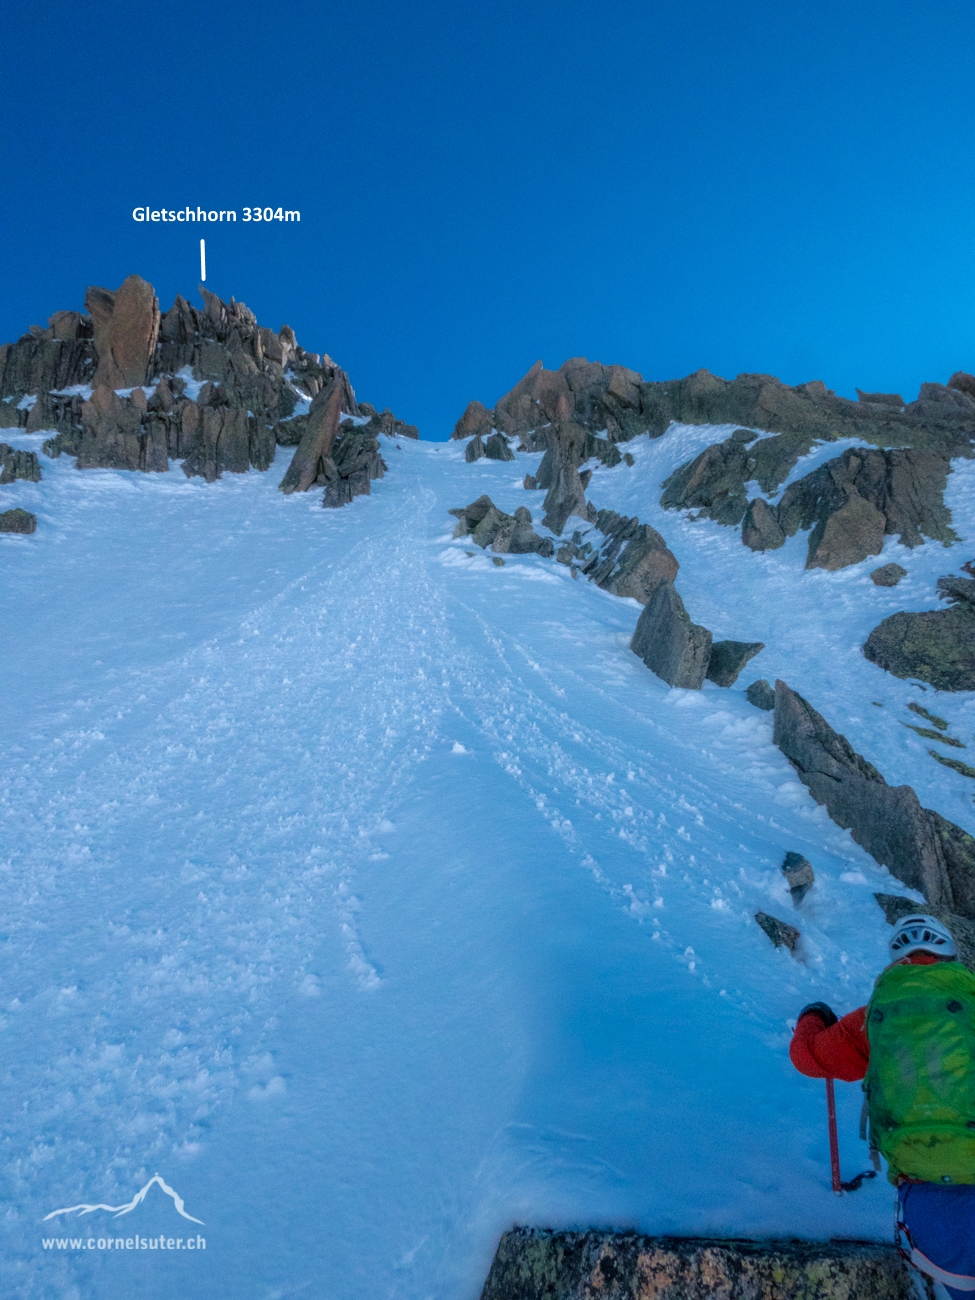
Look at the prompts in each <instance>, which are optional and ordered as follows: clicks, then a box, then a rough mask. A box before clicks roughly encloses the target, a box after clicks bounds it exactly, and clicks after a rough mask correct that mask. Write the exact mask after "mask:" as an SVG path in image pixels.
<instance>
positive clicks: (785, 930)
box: [755, 912, 802, 956]
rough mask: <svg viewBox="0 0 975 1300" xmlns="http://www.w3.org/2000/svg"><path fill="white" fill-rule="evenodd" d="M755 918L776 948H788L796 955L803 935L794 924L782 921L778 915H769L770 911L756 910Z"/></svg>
mask: <svg viewBox="0 0 975 1300" xmlns="http://www.w3.org/2000/svg"><path fill="white" fill-rule="evenodd" d="M755 920H756V921H757V922H758V924H759V926H760V927H761V928H762V929H763V930H764V931H765V933H766V934H767V935H768V937H769V938H770V939H771V940H772V943H773V945H774V946H775V947H776V948H788V949H789V951H790V952H791V953H792V954H793V956H794V955H795V951H796V948H797V947H798V944H799V940H800V939H801V938H802V935H801V934H800V932H799V931H798V930H797V929H796V927H795V926H794V925H789V923H788V922H787V921H780V920H779V919H778V917H775V916H769V914H768V912H756V913H755Z"/></svg>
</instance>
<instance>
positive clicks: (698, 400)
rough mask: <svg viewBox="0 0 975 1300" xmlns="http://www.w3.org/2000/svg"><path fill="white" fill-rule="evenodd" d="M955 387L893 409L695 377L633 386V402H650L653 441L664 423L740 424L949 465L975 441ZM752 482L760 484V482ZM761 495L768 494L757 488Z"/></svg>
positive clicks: (774, 384) (806, 388) (752, 382)
mask: <svg viewBox="0 0 975 1300" xmlns="http://www.w3.org/2000/svg"><path fill="white" fill-rule="evenodd" d="M969 378H970V377H969ZM963 383H965V377H963V376H959V375H952V377H951V379H950V380H949V386H948V387H944V386H943V385H941V384H923V385H922V386H921V392H920V395H919V397H918V400H917V401H916V402H911V403H908V404H907V405H906V406H903V407H899V406H897V405H892V404H891V403H890V402H889V401H887V400H883V401H868V400H865V399H866V398H867V397H868V396H869V395H868V394H864V397H863V399H861V400H860V401H858V402H853V401H850V400H848V399H847V398H845V397H837V396H836V394H835V393H834V392H833V391H832V390H831V389H828V388H827V387H826V385H825V384H823V383H821V382H820V381H819V380H814V381H812V382H810V383H806V384H798V385H797V386H796V387H795V388H790V387H789V386H788V385H786V384H783V383H781V382H780V381H779V380H778V379H776V378H775V377H774V376H773V375H739V376H738V378H737V379H733V380H726V379H721V378H719V377H718V376H717V375H712V374H710V373H709V372H708V371H707V370H698V371H697V372H696V373H695V374H693V375H688V377H687V378H686V379H680V380H676V381H671V382H668V383H662V384H644V385H641V394H640V395H641V404H642V403H645V402H650V401H652V400H655V402H656V411H657V418H658V421H663V427H659V424H658V426H657V431H659V432H660V433H663V431H664V429H666V427H667V424H668V423H669V422H670V420H677V421H678V422H680V423H682V424H742V425H749V426H750V427H751V428H752V429H763V430H765V429H767V430H769V431H772V430H775V431H776V432H777V433H782V434H796V435H800V436H801V437H802V438H804V439H816V440H818V441H823V442H828V441H833V440H834V439H836V438H861V439H862V440H863V441H864V442H869V443H872V444H873V445H874V446H879V447H885V446H891V445H898V446H913V447H924V448H927V449H929V450H931V451H936V452H938V453H939V454H941V455H944V456H949V457H950V456H970V455H971V439H972V435H973V433H975V396H973V395H972V392H970V391H969V389H968V388H963V387H962V384H963ZM873 396H875V397H876V396H878V395H877V394H874V395H873ZM879 396H881V397H886V396H887V395H886V394H881V395H879ZM802 454H805V453H802ZM755 477H756V478H758V479H759V482H760V483H761V475H758V474H756V475H755ZM783 477H784V476H783ZM762 490H763V491H765V492H768V491H771V489H770V488H768V487H766V486H765V484H764V483H762Z"/></svg>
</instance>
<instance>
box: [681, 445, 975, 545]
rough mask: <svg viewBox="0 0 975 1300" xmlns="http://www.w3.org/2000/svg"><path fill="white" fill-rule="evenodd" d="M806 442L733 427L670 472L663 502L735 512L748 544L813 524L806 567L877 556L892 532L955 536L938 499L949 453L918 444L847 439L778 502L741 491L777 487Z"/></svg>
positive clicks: (718, 516)
mask: <svg viewBox="0 0 975 1300" xmlns="http://www.w3.org/2000/svg"><path fill="white" fill-rule="evenodd" d="M811 445H812V444H811V442H810V441H809V440H807V439H801V438H797V437H796V436H794V435H793V436H789V435H782V436H780V437H777V438H766V439H763V440H762V441H761V442H759V443H757V444H756V445H755V446H754V447H752V448H746V447H745V446H744V445H743V444H742V443H741V442H739V441H736V439H735V437H734V436H733V437H731V438H728V439H726V440H725V441H724V442H721V443H714V444H713V445H712V446H710V447H707V448H706V449H705V450H704V451H703V452H701V453H700V455H699V456H696V457H695V458H694V459H693V460H692V461H689V462H688V463H687V464H686V465H683V466H681V467H680V469H678V470H676V471H675V472H674V473H673V474H672V475H671V476H670V478H669V479H667V481H666V483H665V484H664V492H663V495H662V496H661V498H660V504H661V505H662V506H664V507H665V508H666V509H670V510H677V509H690V510H694V509H696V510H698V511H699V512H700V515H706V516H708V517H709V518H711V519H714V520H715V521H716V522H717V523H720V524H737V523H738V522H739V521H741V522H742V541H743V542H744V543H745V545H746V546H749V547H751V549H752V550H755V551H763V550H771V549H774V548H775V547H778V546H781V545H782V543H783V541H784V540H785V538H786V537H792V536H793V535H794V534H795V533H796V532H797V531H798V530H799V529H811V530H812V531H811V534H810V537H809V554H808V558H807V561H806V568H807V569H816V568H821V569H829V570H835V569H841V568H845V567H846V566H847V565H850V564H857V563H858V562H859V561H860V560H863V559H866V557H867V556H868V555H878V554H879V553H880V551H881V550H882V549H883V539H884V537H885V536H888V535H893V534H896V535H898V536H899V538H900V541H901V543H902V544H903V545H904V546H920V545H921V543H922V542H923V540H924V536H927V537H930V538H933V539H935V540H937V541H941V542H944V543H946V544H948V543H951V542H953V541H957V540H958V539H957V536H956V534H955V532H954V531H953V529H952V527H951V513H950V511H949V510H948V509H947V507H946V506H945V504H944V499H943V497H944V489H945V486H946V484H947V479H948V474H949V473H950V471H951V464H950V460H949V459H948V457H947V456H945V455H942V454H940V453H937V452H933V451H928V450H923V449H921V450H917V449H912V448H894V449H888V450H884V451H879V450H873V449H871V448H865V449H864V448H852V449H850V450H847V451H845V452H843V454H842V455H841V456H838V457H836V458H835V459H834V460H830V461H827V463H826V464H825V465H821V466H820V467H819V468H818V469H815V470H813V471H811V472H810V473H809V474H806V475H805V476H804V477H803V478H801V479H799V480H797V482H795V483H792V484H790V485H789V487H787V488H786V490H785V492H784V493H783V496H782V500H781V501H780V502H779V504H778V505H777V506H772V505H770V504H769V503H768V502H767V501H765V500H764V499H763V498H761V497H757V498H755V499H753V500H752V501H751V502H749V501H748V500H747V496H746V491H745V485H746V483H747V482H748V481H749V480H751V479H758V480H759V483H760V486H761V487H762V489H763V490H764V491H766V492H774V491H775V490H776V489H777V488H778V486H779V485H780V483H781V482H782V481H783V480H784V479H785V478H786V476H787V475H788V474H789V472H790V471H791V469H792V466H793V465H794V464H795V463H796V460H797V459H798V456H799V455H800V454H805V453H806V452H808V451H809V450H810V447H811ZM700 515H699V517H700ZM922 534H923V535H922Z"/></svg>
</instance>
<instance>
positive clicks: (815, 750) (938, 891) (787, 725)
mask: <svg viewBox="0 0 975 1300" xmlns="http://www.w3.org/2000/svg"><path fill="white" fill-rule="evenodd" d="M773 738H774V740H775V743H776V744H777V745H778V746H779V748H780V749H781V750H782V752H783V754H785V756H786V758H788V759H789V761H790V762H791V763H792V765H793V766H794V767H795V769H796V771H797V773H798V775H799V780H800V781H802V783H803V785H805V786H807V787H808V789H809V793H810V794H811V795H812V797H813V798H814V799H815V800H816V802H817V803H819V804H824V805H825V806H826V811H827V812H828V813H829V815H830V817H832V819H833V821H834V822H836V823H837V825H839V826H842V827H843V829H844V830H848V831H849V832H850V833H851V835H852V836H853V838H854V840H856V842H857V844H859V845H861V847H862V848H864V849H866V851H867V852H868V853H869V854H870V855H871V857H873V858H875V859H876V861H877V862H879V863H880V864H881V866H885V867H887V869H888V870H889V871H890V872H891V874H892V875H894V876H896V877H897V879H898V880H902V881H903V882H904V884H905V885H909V886H910V887H911V888H912V889H917V890H919V891H920V892H921V893H922V894H923V895H924V896H925V898H927V899H928V901H929V902H931V903H934V904H937V905H939V906H941V907H947V908H949V909H951V910H952V911H954V912H958V913H960V914H961V915H962V916H967V917H971V918H975V840H973V839H972V837H971V836H970V835H969V834H967V832H965V831H963V830H962V828H961V827H960V826H956V825H955V824H954V823H953V822H950V821H948V820H947V818H945V817H942V816H941V814H940V813H937V812H934V811H933V810H932V809H930V808H923V807H922V806H921V801H920V799H918V797H917V795H916V794H915V792H914V790H913V789H912V788H911V787H910V786H909V785H899V786H889V785H888V784H887V782H886V781H885V780H884V778H883V776H882V775H881V774H880V772H878V771H877V769H876V768H875V767H874V766H873V764H872V763H868V762H867V760H866V759H865V758H863V757H862V755H860V754H858V753H857V752H856V750H855V749H854V748H853V746H852V745H851V744H850V742H849V741H848V740H847V738H846V737H845V736H841V735H840V734H839V732H836V731H834V730H833V728H832V727H831V726H830V725H829V723H828V722H827V721H826V720H825V718H823V716H822V715H821V714H819V713H817V712H816V710H815V709H814V708H813V707H812V705H811V704H810V703H809V702H808V700H805V699H803V697H802V696H801V695H799V694H798V693H797V692H796V691H793V690H792V689H791V688H790V687H789V686H787V685H786V683H785V682H782V681H777V682H776V683H775V730H774V736H773Z"/></svg>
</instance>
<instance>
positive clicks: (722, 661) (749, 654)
mask: <svg viewBox="0 0 975 1300" xmlns="http://www.w3.org/2000/svg"><path fill="white" fill-rule="evenodd" d="M764 649H765V642H764V641H715V642H713V644H712V646H711V657H710V659H709V660H708V671H707V679H708V681H709V682H714V684H715V686H733V685H734V684H735V682H736V681H737V680H738V674H739V673H740V672H741V670H742V669H743V668H744V666H745V664H747V663H748V661H749V659H753V658H754V657H755V655H757V654H758V652H759V651H760V650H764Z"/></svg>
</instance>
